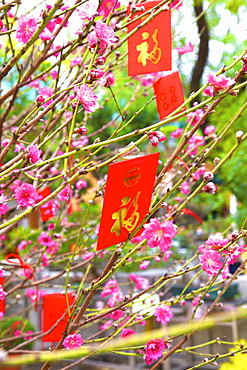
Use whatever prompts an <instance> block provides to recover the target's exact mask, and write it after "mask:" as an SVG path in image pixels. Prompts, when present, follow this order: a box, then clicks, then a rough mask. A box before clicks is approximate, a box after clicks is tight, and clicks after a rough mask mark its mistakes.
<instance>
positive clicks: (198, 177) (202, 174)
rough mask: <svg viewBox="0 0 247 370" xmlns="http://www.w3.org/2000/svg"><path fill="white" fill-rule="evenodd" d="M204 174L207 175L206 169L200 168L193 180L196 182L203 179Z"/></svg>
mask: <svg viewBox="0 0 247 370" xmlns="http://www.w3.org/2000/svg"><path fill="white" fill-rule="evenodd" d="M204 173H205V167H203V166H202V167H199V168H198V170H197V171H196V172H194V174H193V179H194V180H195V181H196V180H199V179H200V178H201V176H204Z"/></svg>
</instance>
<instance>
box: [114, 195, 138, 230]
mask: <svg viewBox="0 0 247 370" xmlns="http://www.w3.org/2000/svg"><path fill="white" fill-rule="evenodd" d="M140 194H141V191H138V193H137V194H136V196H135V198H134V199H133V200H132V202H131V197H128V196H127V197H123V198H122V199H121V203H122V204H121V206H120V208H119V210H118V211H117V212H114V213H113V214H112V219H113V220H116V221H115V223H114V225H113V226H112V228H111V233H115V234H116V235H117V236H118V235H120V234H121V229H122V227H124V228H125V229H126V230H128V231H129V232H131V231H133V230H134V228H135V227H136V225H137V223H138V221H139V218H140V213H139V212H138V211H137V210H138V199H139V196H140ZM131 211H132V213H130V212H131ZM129 214H130V216H129V217H128V215H129Z"/></svg>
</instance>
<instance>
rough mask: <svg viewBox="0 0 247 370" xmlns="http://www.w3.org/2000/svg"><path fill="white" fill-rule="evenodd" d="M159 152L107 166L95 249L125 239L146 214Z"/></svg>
mask: <svg viewBox="0 0 247 370" xmlns="http://www.w3.org/2000/svg"><path fill="white" fill-rule="evenodd" d="M159 155H160V153H154V154H150V155H146V156H143V157H138V158H134V159H130V160H127V161H124V162H119V163H114V164H110V165H109V171H108V177H107V182H106V189H105V198H104V204H103V210H102V215H101V221H100V228H99V237H98V244H97V250H100V249H104V248H107V247H110V246H112V245H115V244H118V243H121V242H123V241H125V240H127V238H128V235H129V233H131V232H132V231H134V230H135V229H136V228H137V226H138V225H139V224H140V223H141V221H142V220H143V219H144V217H145V216H146V214H147V213H148V211H149V206H150V202H151V197H152V193H153V188H154V180H155V175H156V171H157V166H158V160H159ZM136 235H138V233H137V234H136Z"/></svg>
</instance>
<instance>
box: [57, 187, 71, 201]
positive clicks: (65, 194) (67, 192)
mask: <svg viewBox="0 0 247 370" xmlns="http://www.w3.org/2000/svg"><path fill="white" fill-rule="evenodd" d="M72 194H73V190H72V189H71V187H70V186H65V188H64V189H63V190H61V191H60V192H59V193H58V194H57V197H58V199H59V200H61V201H63V202H68V201H69V200H70V198H71V197H72Z"/></svg>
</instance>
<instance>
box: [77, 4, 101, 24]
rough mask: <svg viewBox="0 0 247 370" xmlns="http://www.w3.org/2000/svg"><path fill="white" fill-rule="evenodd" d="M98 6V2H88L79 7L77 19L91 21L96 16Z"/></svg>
mask: <svg viewBox="0 0 247 370" xmlns="http://www.w3.org/2000/svg"><path fill="white" fill-rule="evenodd" d="M98 6H99V0H89V1H87V2H86V3H84V4H82V5H80V9H79V11H78V14H79V17H80V18H81V19H82V20H86V19H88V20H89V21H92V20H93V18H94V16H95V15H96V14H97V9H98Z"/></svg>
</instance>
